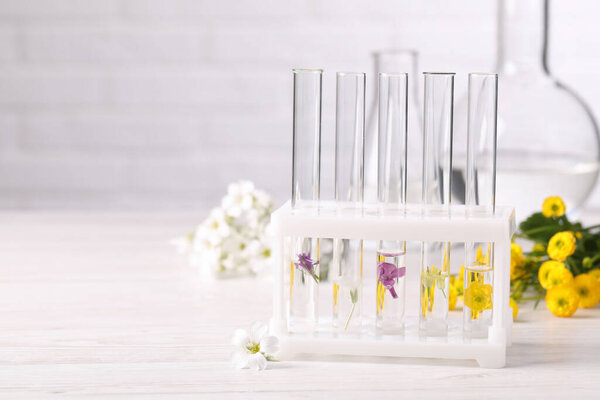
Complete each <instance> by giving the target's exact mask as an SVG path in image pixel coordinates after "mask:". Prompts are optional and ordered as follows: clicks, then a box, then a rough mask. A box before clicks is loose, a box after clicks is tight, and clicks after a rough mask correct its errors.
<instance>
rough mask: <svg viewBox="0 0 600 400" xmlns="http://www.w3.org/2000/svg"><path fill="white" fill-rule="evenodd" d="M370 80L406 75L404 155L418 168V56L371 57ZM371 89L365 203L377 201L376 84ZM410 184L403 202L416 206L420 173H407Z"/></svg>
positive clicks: (410, 52)
mask: <svg viewBox="0 0 600 400" xmlns="http://www.w3.org/2000/svg"><path fill="white" fill-rule="evenodd" d="M372 57H373V58H372V59H373V72H374V73H373V75H372V76H373V77H379V74H380V73H382V72H383V73H390V74H392V73H399V72H404V73H407V74H408V93H409V94H408V135H409V136H410V138H411V139H410V141H409V142H408V154H409V157H410V158H409V159H408V162H410V164H411V165H421V163H422V160H423V147H422V146H423V139H422V137H423V136H422V135H423V132H422V129H421V128H422V117H421V108H420V107H421V106H420V98H421V96H420V92H419V90H418V87H419V76H418V74H417V71H418V58H419V57H418V53H417V52H416V51H414V50H408V49H394V50H385V51H377V52H374V53H372ZM369 86H370V87H371V88H372V89H371V90H370V93H369V97H368V100H369V110H368V112H367V125H366V139H365V154H366V161H365V201H367V202H374V201H376V200H377V168H378V167H377V151H378V146H377V141H378V133H377V132H378V129H377V123H378V119H377V116H378V108H377V104H378V99H379V95H378V93H377V91H378V83H377V82H373V83H370V84H369ZM408 179H409V181H410V184H409V185H408V187H407V201H408V202H409V203H419V202H420V201H421V171H420V169H419V168H411V169H410V170H409V171H408Z"/></svg>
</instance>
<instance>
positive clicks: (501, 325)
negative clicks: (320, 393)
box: [271, 201, 516, 368]
mask: <svg viewBox="0 0 600 400" xmlns="http://www.w3.org/2000/svg"><path fill="white" fill-rule="evenodd" d="M449 210H450V212H449V214H450V215H448V208H446V209H442V208H438V209H436V208H434V207H431V206H430V207H428V208H427V214H426V215H425V213H424V212H423V211H424V208H423V206H421V205H416V204H408V205H406V206H405V207H404V208H403V209H399V208H390V207H387V208H382V206H381V205H378V204H364V206H362V207H357V206H355V205H354V206H351V205H348V206H346V205H343V204H342V205H340V204H339V203H335V202H327V201H320V202H318V203H313V204H311V203H308V204H304V205H301V206H300V207H297V208H294V209H292V208H291V204H290V202H289V201H288V202H287V203H286V204H284V205H283V206H282V207H280V208H279V209H278V210H276V211H275V212H274V213H273V214H272V216H271V222H272V226H273V230H274V234H275V243H274V253H273V256H274V260H275V281H274V297H273V317H272V319H271V331H272V333H273V334H275V335H277V336H278V337H279V338H280V345H281V351H280V358H281V359H288V358H291V357H295V358H298V357H301V356H302V355H305V354H316V355H319V356H333V355H353V356H385V357H389V356H391V357H417V358H418V357H421V358H439V359H467V360H469V359H472V360H476V361H477V363H478V364H479V366H480V367H483V368H502V367H504V366H505V364H506V347H507V345H510V340H511V330H512V309H511V308H510V306H509V296H510V245H511V238H512V236H513V234H514V233H515V230H516V223H515V217H514V209H513V208H512V207H496V212H495V214H494V215H485V214H483V212H482V213H480V215H477V211H475V212H474V213H473V212H472V211H473V209H472V208H471V209H470V210H471V216H469V217H468V218H467V217H466V208H465V206H461V205H452V206H451V207H450V208H449ZM473 214H475V215H473ZM289 237H312V238H333V239H363V240H406V241H418V242H446V241H448V242H453V243H459V242H493V243H494V278H493V294H492V306H493V310H494V312H493V316H492V323H491V326H490V327H489V331H488V337H487V338H485V339H468V338H466V337H463V335H462V326H461V327H460V329H456V330H455V331H457V332H458V333H457V334H455V335H449V336H448V337H444V338H442V340H440V338H428V337H423V336H420V335H419V334H418V329H416V331H415V330H414V329H413V331H411V330H410V329H409V328H408V326H407V328H406V331H405V333H404V335H401V336H388V335H386V336H378V335H376V334H375V333H374V332H372V333H369V332H365V333H364V334H360V335H359V336H356V337H352V336H345V335H337V334H336V333H334V332H331V331H328V330H327V329H326V328H323V329H320V328H317V330H316V331H315V332H314V333H309V334H300V333H291V332H288V330H287V308H286V301H287V299H286V296H285V281H284V279H285V274H284V268H290V260H291V258H290V254H287V252H286V246H285V241H286V238H289ZM419 267H420V266H419ZM321 284H324V283H321Z"/></svg>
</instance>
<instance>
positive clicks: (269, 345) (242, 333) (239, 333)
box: [232, 322, 279, 371]
mask: <svg viewBox="0 0 600 400" xmlns="http://www.w3.org/2000/svg"><path fill="white" fill-rule="evenodd" d="M268 332H269V327H268V326H267V325H265V324H263V323H261V322H255V323H253V324H252V326H251V327H250V330H249V331H246V330H245V329H238V330H236V331H235V333H234V334H233V338H232V344H233V345H234V346H235V347H236V349H235V350H234V353H233V357H232V359H233V363H234V365H235V367H236V368H250V369H256V370H259V371H260V370H263V369H265V368H267V361H272V360H274V354H275V353H277V352H278V351H279V339H277V337H275V336H269V335H268Z"/></svg>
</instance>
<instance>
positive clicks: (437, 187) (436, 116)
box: [419, 72, 454, 336]
mask: <svg viewBox="0 0 600 400" xmlns="http://www.w3.org/2000/svg"><path fill="white" fill-rule="evenodd" d="M424 77H425V97H424V108H423V110H424V111H423V115H424V118H423V175H422V176H423V178H422V179H423V199H422V203H423V213H424V215H425V216H437V217H442V218H444V217H446V218H449V217H450V202H451V194H452V124H453V120H452V118H453V112H454V74H453V73H430V72H426V73H424ZM449 272H450V242H423V243H422V245H421V283H420V307H419V310H420V313H419V330H420V333H421V334H424V335H425V336H445V335H447V333H448V300H449V295H450V293H449V283H450V275H449Z"/></svg>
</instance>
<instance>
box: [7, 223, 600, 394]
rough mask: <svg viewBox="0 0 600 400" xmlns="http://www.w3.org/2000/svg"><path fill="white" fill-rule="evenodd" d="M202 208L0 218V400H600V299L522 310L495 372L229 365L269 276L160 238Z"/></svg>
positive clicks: (397, 365) (468, 364)
mask: <svg viewBox="0 0 600 400" xmlns="http://www.w3.org/2000/svg"><path fill="white" fill-rule="evenodd" d="M201 217H202V216H199V215H184V214H179V215H174V214H171V215H156V214H153V215H131V214H129V215H127V214H123V215H116V214H39V213H38V214H32V213H4V214H1V215H0V271H1V274H0V398H7V399H13V398H23V397H25V398H44V397H53V396H62V397H68V398H77V397H93V398H99V399H102V398H123V397H125V398H130V397H131V398H138V397H141V398H152V399H154V398H156V399H158V398H161V399H162V398H165V399H178V398H190V399H191V398H194V399H196V398H203V399H204V398H212V397H219V398H244V399H246V398H267V399H283V398H312V397H314V398H328V399H329V398H340V399H352V398H365V397H368V396H370V393H373V395H372V397H373V398H375V396H376V398H377V399H385V398H396V399H397V398H408V399H413V398H434V397H436V398H444V399H448V398H450V399H454V398H456V399H465V398H477V399H482V398H541V397H544V398H547V399H548V398H566V397H572V398H578V399H579V398H600V383H599V381H598V380H599V379H600V308H599V307H596V308H594V309H591V310H578V311H577V313H576V314H575V316H574V317H573V318H570V319H560V318H556V317H553V316H551V315H550V314H549V313H548V312H547V311H546V310H545V307H543V304H542V306H541V307H540V308H539V309H538V310H536V311H534V310H532V309H531V307H529V309H527V307H525V308H526V309H524V310H522V311H521V313H520V314H519V317H518V321H517V322H516V323H515V326H514V330H513V345H512V347H510V348H509V350H508V358H507V363H508V366H507V367H506V368H504V369H499V370H488V369H481V368H479V367H478V366H477V364H476V363H475V362H474V361H440V360H425V359H371V358H360V359H354V358H353V359H347V358H344V359H342V358H340V359H336V360H333V361H331V360H330V361H325V360H322V359H315V360H312V361H288V362H278V363H270V364H269V368H268V369H267V370H265V371H262V372H256V371H249V370H236V369H233V367H232V365H231V363H230V361H229V355H230V352H231V347H230V345H229V340H230V337H231V334H232V332H233V331H234V330H235V329H236V328H238V327H244V326H246V325H249V324H250V323H251V322H252V321H254V320H262V321H267V320H268V318H269V316H270V312H271V282H270V281H269V280H268V279H259V280H256V279H255V280H249V279H243V280H228V281H217V282H212V283H209V282H206V281H202V280H201V279H200V278H199V277H198V273H197V271H196V270H195V269H194V268H192V267H190V266H188V265H187V264H186V262H185V261H184V260H183V259H182V258H181V257H180V256H177V255H176V254H175V253H174V251H173V249H172V248H171V247H170V245H169V244H168V240H169V239H170V238H172V237H174V236H177V235H178V234H181V233H182V232H186V231H187V230H188V229H189V228H190V227H191V226H193V225H194V223H195V222H197V221H199V220H200V219H201ZM402 395H405V396H406V397H400V396H402ZM440 396H441V397H440Z"/></svg>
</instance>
